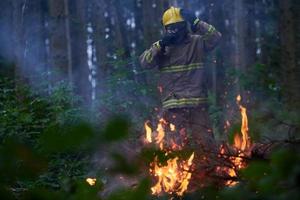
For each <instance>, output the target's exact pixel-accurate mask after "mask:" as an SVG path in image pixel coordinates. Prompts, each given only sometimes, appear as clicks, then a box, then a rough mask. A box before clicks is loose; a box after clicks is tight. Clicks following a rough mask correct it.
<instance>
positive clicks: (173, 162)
mask: <svg viewBox="0 0 300 200" xmlns="http://www.w3.org/2000/svg"><path fill="white" fill-rule="evenodd" d="M167 126H168V123H167V122H166V121H165V120H164V119H160V120H159V123H158V125H157V128H156V131H155V132H153V134H156V137H154V141H155V144H157V145H158V146H159V148H160V150H163V151H166V150H167V151H166V153H165V155H166V156H167V155H168V153H167V152H169V153H171V152H172V150H176V149H181V148H179V147H180V146H181V145H179V144H176V143H175V142H174V141H173V140H172V145H171V147H170V149H167V148H166V147H165V146H164V142H165V141H164V139H165V135H166V132H165V127H167ZM169 128H170V131H172V132H174V131H176V127H175V125H173V124H170V125H169ZM145 130H146V141H147V142H148V143H151V142H152V137H153V136H152V129H151V128H150V126H149V122H146V123H145ZM167 134H173V133H167ZM193 159H194V153H192V155H191V156H190V157H189V158H188V159H187V160H182V159H180V158H179V157H175V158H170V159H168V160H167V162H166V164H162V163H160V162H159V161H158V158H157V157H156V158H155V159H154V161H153V162H152V163H151V164H150V170H149V171H150V173H151V174H152V175H153V176H154V177H155V178H156V184H155V185H154V186H153V187H152V188H151V191H152V194H154V195H160V194H162V193H164V192H165V193H168V194H177V195H178V196H182V195H183V194H184V192H185V191H186V190H187V189H188V185H189V181H190V179H191V176H192V173H191V166H192V164H193Z"/></svg>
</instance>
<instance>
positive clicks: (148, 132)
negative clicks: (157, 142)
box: [144, 121, 152, 143]
mask: <svg viewBox="0 0 300 200" xmlns="http://www.w3.org/2000/svg"><path fill="white" fill-rule="evenodd" d="M149 123H150V122H149V121H147V122H145V124H144V128H145V130H146V141H147V142H149V143H151V142H152V129H151V128H150V126H149Z"/></svg>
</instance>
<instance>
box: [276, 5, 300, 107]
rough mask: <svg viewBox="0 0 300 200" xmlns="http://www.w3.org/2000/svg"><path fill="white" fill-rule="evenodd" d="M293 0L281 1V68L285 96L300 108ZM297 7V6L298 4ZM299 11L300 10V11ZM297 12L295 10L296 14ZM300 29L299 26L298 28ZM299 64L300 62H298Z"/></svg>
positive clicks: (290, 103) (287, 100)
mask: <svg viewBox="0 0 300 200" xmlns="http://www.w3.org/2000/svg"><path fill="white" fill-rule="evenodd" d="M296 4H297V3H296V2H295V5H294V4H293V0H285V1H279V6H280V12H281V15H280V27H279V30H280V45H281V69H282V71H283V73H282V86H283V88H282V91H283V97H284V99H285V101H286V103H287V105H289V106H290V107H291V109H293V106H295V105H297V107H298V108H299V105H298V104H299V91H300V88H299V69H297V58H296V34H299V33H296V27H298V26H299V24H296V23H295V18H294V13H293V6H296ZM296 7H297V6H296ZM298 7H299V6H298ZM298 12H299V11H298ZM296 13H297V12H295V14H296ZM298 29H299V28H298ZM298 66H299V64H298Z"/></svg>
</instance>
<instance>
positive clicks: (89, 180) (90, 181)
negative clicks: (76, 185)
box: [85, 178, 97, 186]
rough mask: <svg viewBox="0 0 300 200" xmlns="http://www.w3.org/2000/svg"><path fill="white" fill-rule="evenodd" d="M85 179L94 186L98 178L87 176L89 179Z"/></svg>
mask: <svg viewBox="0 0 300 200" xmlns="http://www.w3.org/2000/svg"><path fill="white" fill-rule="evenodd" d="M85 181H86V182H87V183H88V184H89V185H90V186H93V185H95V184H96V181H97V179H95V178H87V179H85Z"/></svg>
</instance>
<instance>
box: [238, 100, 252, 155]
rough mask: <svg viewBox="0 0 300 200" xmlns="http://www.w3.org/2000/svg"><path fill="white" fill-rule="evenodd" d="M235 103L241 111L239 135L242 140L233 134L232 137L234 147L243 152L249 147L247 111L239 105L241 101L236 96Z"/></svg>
mask: <svg viewBox="0 0 300 200" xmlns="http://www.w3.org/2000/svg"><path fill="white" fill-rule="evenodd" d="M236 99H237V103H238V106H239V108H240V111H241V116H242V125H241V133H242V138H240V136H239V134H235V137H234V146H235V147H236V148H238V149H240V150H242V151H245V150H246V149H247V148H249V147H250V141H249V135H248V130H249V129H248V117H247V109H246V108H245V107H243V106H242V105H241V104H240V101H241V100H242V98H241V96H240V95H238V96H237V98H236Z"/></svg>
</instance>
